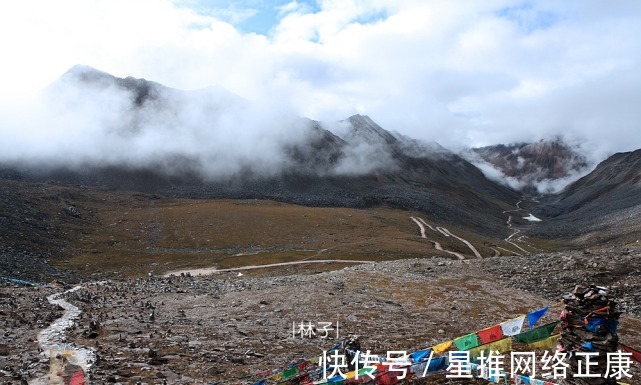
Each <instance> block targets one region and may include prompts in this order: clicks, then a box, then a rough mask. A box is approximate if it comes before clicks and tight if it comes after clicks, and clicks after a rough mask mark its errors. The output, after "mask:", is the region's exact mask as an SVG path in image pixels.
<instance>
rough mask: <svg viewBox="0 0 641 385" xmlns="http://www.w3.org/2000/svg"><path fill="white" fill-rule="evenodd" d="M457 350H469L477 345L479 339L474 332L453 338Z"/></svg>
mask: <svg viewBox="0 0 641 385" xmlns="http://www.w3.org/2000/svg"><path fill="white" fill-rule="evenodd" d="M454 345H456V348H457V349H458V350H469V349H472V348H475V347H477V346H479V339H478V336H477V335H476V333H470V334H467V335H464V336H463V337H459V338H457V339H455V340H454Z"/></svg>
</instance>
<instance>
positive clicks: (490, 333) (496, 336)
mask: <svg viewBox="0 0 641 385" xmlns="http://www.w3.org/2000/svg"><path fill="white" fill-rule="evenodd" d="M476 334H477V335H478V337H479V341H480V343H481V344H489V343H490V342H494V341H498V340H500V339H501V338H503V332H502V331H501V325H495V326H492V327H489V328H487V329H483V330H479V331H478V332H476Z"/></svg>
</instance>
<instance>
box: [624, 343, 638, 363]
mask: <svg viewBox="0 0 641 385" xmlns="http://www.w3.org/2000/svg"><path fill="white" fill-rule="evenodd" d="M619 345H621V348H623V350H625V351H626V352H628V353H632V359H633V360H635V361H636V362H638V363H641V352H639V351H637V350H634V349H632V348H631V347H629V346H626V345H623V344H621V343H620V344H619Z"/></svg>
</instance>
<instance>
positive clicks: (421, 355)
mask: <svg viewBox="0 0 641 385" xmlns="http://www.w3.org/2000/svg"><path fill="white" fill-rule="evenodd" d="M430 351H431V350H430V349H425V350H420V351H418V352H414V353H412V354H410V358H411V359H412V362H420V361H421V360H423V358H425V357H427V356H429V355H430Z"/></svg>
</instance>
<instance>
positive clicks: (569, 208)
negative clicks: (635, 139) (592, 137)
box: [531, 150, 641, 243]
mask: <svg viewBox="0 0 641 385" xmlns="http://www.w3.org/2000/svg"><path fill="white" fill-rule="evenodd" d="M535 214H536V215H540V216H544V217H548V218H549V219H548V220H546V221H544V222H543V223H542V224H540V225H537V226H535V227H533V228H532V229H531V232H532V233H534V234H539V235H545V236H546V237H558V236H560V237H568V238H569V239H568V241H570V242H576V243H587V242H593V241H595V240H596V241H599V242H605V241H609V240H617V241H619V242H634V241H636V240H638V239H640V237H641V150H636V151H633V152H626V153H618V154H614V155H612V156H611V157H610V158H608V159H606V160H605V161H603V162H601V163H600V164H599V165H598V166H597V167H596V169H595V170H594V171H592V172H591V173H589V174H588V175H586V176H584V177H583V178H581V179H579V180H577V181H576V182H574V183H572V184H571V185H569V186H568V187H567V188H566V189H565V190H564V191H563V192H561V193H560V194H558V195H555V196H552V197H549V198H547V199H545V200H544V201H542V202H541V205H540V206H539V207H538V208H537V209H536V210H535Z"/></svg>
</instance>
